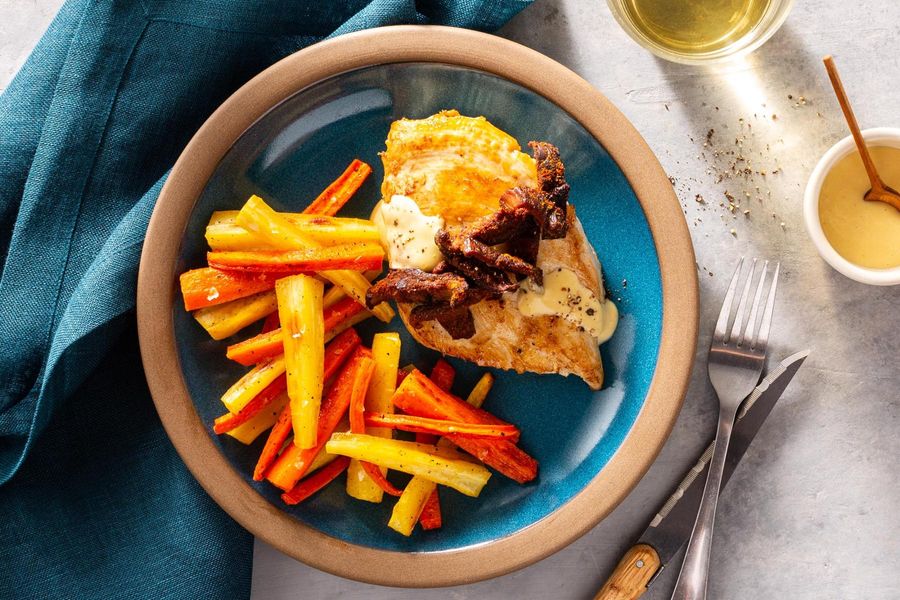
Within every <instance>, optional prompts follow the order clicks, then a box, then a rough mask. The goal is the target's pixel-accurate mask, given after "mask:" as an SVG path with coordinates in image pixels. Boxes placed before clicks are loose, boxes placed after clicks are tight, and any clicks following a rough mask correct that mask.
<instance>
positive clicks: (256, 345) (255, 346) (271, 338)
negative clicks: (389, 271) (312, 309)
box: [225, 298, 365, 366]
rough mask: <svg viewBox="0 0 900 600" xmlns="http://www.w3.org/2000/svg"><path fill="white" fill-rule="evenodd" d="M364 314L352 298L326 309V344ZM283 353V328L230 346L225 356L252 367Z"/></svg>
mask: <svg viewBox="0 0 900 600" xmlns="http://www.w3.org/2000/svg"><path fill="white" fill-rule="evenodd" d="M364 312H365V309H364V308H363V307H362V306H360V305H359V304H357V303H356V302H355V301H354V300H353V299H352V298H344V299H343V300H341V301H340V302H338V303H337V304H335V305H333V306H331V307H330V308H326V309H325V310H324V311H323V319H324V325H325V342H326V343H327V342H329V341H331V339H333V338H335V337H336V336H337V335H338V334H339V333H341V332H343V331H346V329H348V328H349V327H351V326H352V323H351V324H350V325H347V326H346V327H344V326H343V325H344V323H347V322H351V321H352V319H353V317H355V316H356V315H358V314H359V313H364ZM283 352H284V346H283V343H282V333H281V328H280V327H278V328H276V329H273V330H271V331H268V332H265V333H261V334H259V335H256V336H253V337H252V338H250V339H247V340H244V341H243V342H238V343H236V344H232V345H230V346H228V348H227V350H226V351H225V356H227V357H228V358H230V359H231V360H233V361H235V362H238V363H240V364H242V365H247V366H250V365H254V364H256V363H258V362H260V361H261V360H265V359H267V358H269V357H272V356H277V355H279V354H281V353H283Z"/></svg>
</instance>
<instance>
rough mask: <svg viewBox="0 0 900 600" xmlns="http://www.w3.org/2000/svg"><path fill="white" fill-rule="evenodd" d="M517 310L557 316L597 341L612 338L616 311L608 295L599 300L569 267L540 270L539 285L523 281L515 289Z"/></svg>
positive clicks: (529, 314)
mask: <svg viewBox="0 0 900 600" xmlns="http://www.w3.org/2000/svg"><path fill="white" fill-rule="evenodd" d="M518 305H519V312H521V313H522V314H523V315H524V316H526V317H534V316H542V315H557V316H560V317H562V318H564V319H565V320H567V321H569V322H570V323H573V324H574V325H576V326H578V327H583V328H584V330H585V331H587V332H588V333H589V334H590V335H591V336H592V337H593V338H595V339H596V340H597V343H598V344H602V343H603V342H605V341H607V340H608V339H609V338H610V337H612V334H613V332H614V331H615V330H616V325H617V324H618V322H619V311H618V309H616V305H615V304H613V302H612V301H611V300H609V299H608V298H607V299H605V300H604V301H602V302H601V301H600V299H599V298H597V296H595V295H594V294H593V292H591V290H589V289H588V288H587V287H585V286H584V285H582V283H581V282H580V281H579V280H578V276H577V275H575V273H574V272H573V271H570V270H569V269H563V268H559V269H554V270H552V271H546V272H544V286H543V288H541V287H538V286H536V285H534V284H533V283H532V282H531V280H526V281H524V282H523V283H522V286H521V287H520V288H519V291H518Z"/></svg>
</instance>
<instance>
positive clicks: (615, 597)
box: [594, 350, 809, 600]
mask: <svg viewBox="0 0 900 600" xmlns="http://www.w3.org/2000/svg"><path fill="white" fill-rule="evenodd" d="M807 356H809V350H804V351H802V352H797V353H796V354H792V355H791V356H789V357H787V358H786V359H784V360H783V361H781V363H780V364H779V365H778V366H777V367H776V368H775V369H773V370H772V371H771V372H770V373H769V374H768V375H766V377H765V378H764V379H763V380H762V383H760V384H759V385H758V386H756V389H754V390H753V393H752V394H750V396H748V397H747V399H746V400H745V401H744V404H743V405H742V406H741V411H740V412H739V413H738V418H737V423H736V424H735V427H734V433H733V434H732V438H731V443H730V444H729V447H728V458H727V459H726V462H725V475H724V478H723V480H722V486H723V487H724V486H725V484H726V483H728V480H729V479H730V478H731V474H732V473H733V472H734V469H735V467H737V465H738V463H739V462H740V460H741V458H742V457H743V456H744V453H745V452H746V451H747V448H748V447H749V446H750V442H752V441H753V438H754V437H755V436H756V433H757V432H758V431H759V429H760V427H762V424H763V423H764V422H765V420H766V417H768V416H769V413H770V412H771V411H772V408H773V407H774V406H775V403H776V402H778V399H779V398H781V395H782V394H783V393H784V390H785V389H786V388H787V386H788V384H789V383H790V382H791V380H792V379H793V378H794V375H795V374H796V373H797V370H798V369H799V368H800V365H802V364H803V361H804V360H806V357H807ZM712 448H713V446H712V442H710V444H709V446H708V447H707V448H706V451H705V452H704V453H703V454H702V455H701V456H700V458H699V459H698V460H697V463H696V464H695V465H694V466H693V467H692V468H691V469H690V470H689V471H688V472H687V473H686V474H685V476H684V479H682V480H681V483H679V484H678V487H677V488H676V489H675V492H674V493H673V494H672V495H671V496H669V498H668V500H666V502H665V504H663V507H662V508H661V509H660V510H659V512H658V513H657V514H656V516H655V517H653V520H652V521H651V522H650V525H649V526H648V527H647V529H646V530H644V533H642V534H641V536H640V538H638V541H637V542H636V543H635V544H634V546H632V547H631V548H629V549H628V551H626V552H625V555H624V556H623V557H622V559H621V560H620V561H619V564H618V565H616V568H615V570H614V571H613V572H612V574H611V575H610V576H609V578H608V579H607V580H606V583H604V584H603V587H602V588H600V591H599V592H597V595H596V596H595V597H594V600H635V599H636V598H640V597H641V596H643V595H644V592H646V591H647V589H648V588H649V587H650V585H652V584H653V580H654V579H655V578H656V576H657V575H659V574H660V573H661V572H662V570H663V569H664V568H665V566H666V564H667V563H668V562H669V560H671V558H672V557H673V556H675V554H677V553H678V551H679V550H680V549H681V547H682V546H683V545H684V544H685V543H687V541H688V538H690V536H691V529H692V528H693V526H694V520H695V519H696V517H697V508H698V507H699V505H700V496H701V495H702V494H703V483H704V482H705V481H706V469H707V465H708V464H709V459H710V456H712Z"/></svg>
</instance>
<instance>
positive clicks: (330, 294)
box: [322, 269, 381, 308]
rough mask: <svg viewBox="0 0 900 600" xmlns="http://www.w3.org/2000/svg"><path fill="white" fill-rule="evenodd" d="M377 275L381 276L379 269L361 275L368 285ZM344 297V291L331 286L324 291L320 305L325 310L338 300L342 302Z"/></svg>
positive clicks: (345, 295)
mask: <svg viewBox="0 0 900 600" xmlns="http://www.w3.org/2000/svg"><path fill="white" fill-rule="evenodd" d="M379 275H381V269H378V270H377V271H375V270H373V271H366V272H365V273H363V277H364V278H365V279H366V281H368V282H369V283H371V282H372V281H373V280H374V279H375V278H376V277H378V276H379ZM364 295H365V294H364ZM346 297H347V294H346V293H345V292H344V290H342V289H341V288H340V287H339V286H336V285H333V286H331V287H330V288H328V289H327V290H325V296H324V297H323V298H322V304H324V305H325V308H328V307H329V306H331V305H332V304H337V302H338V301H339V300H343V299H344V298H346Z"/></svg>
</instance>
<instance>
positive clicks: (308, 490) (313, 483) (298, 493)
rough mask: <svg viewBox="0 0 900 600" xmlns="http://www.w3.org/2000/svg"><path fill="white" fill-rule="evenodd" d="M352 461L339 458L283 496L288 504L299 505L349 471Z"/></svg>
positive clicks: (342, 457)
mask: <svg viewBox="0 0 900 600" xmlns="http://www.w3.org/2000/svg"><path fill="white" fill-rule="evenodd" d="M349 464H350V459H349V458H347V457H346V456H339V457H337V458H336V459H335V460H333V461H331V462H330V463H328V464H327V465H325V466H324V467H322V468H321V469H319V470H318V471H316V472H315V473H313V474H312V475H310V476H309V477H307V478H306V479H304V480H303V481H301V482H300V483H298V484H297V485H295V486H294V487H293V488H292V489H291V491H289V492H285V493H284V494H282V495H281V499H282V500H284V502H285V503H286V504H299V503H301V502H303V501H304V500H306V499H307V498H309V497H310V496H312V495H313V494H315V493H316V492H318V491H319V490H321V489H322V488H323V487H325V486H326V485H328V484H329V483H331V482H332V481H334V480H335V479H336V478H337V476H338V475H340V474H341V473H343V472H344V471H345V470H346V469H347V465H349Z"/></svg>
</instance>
